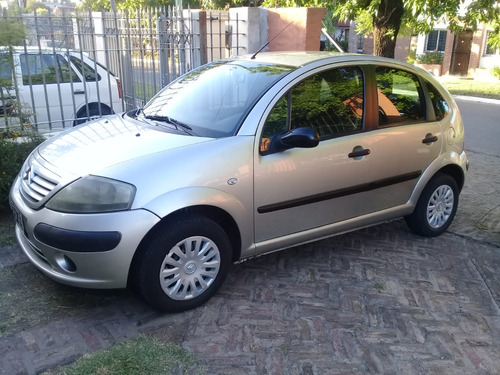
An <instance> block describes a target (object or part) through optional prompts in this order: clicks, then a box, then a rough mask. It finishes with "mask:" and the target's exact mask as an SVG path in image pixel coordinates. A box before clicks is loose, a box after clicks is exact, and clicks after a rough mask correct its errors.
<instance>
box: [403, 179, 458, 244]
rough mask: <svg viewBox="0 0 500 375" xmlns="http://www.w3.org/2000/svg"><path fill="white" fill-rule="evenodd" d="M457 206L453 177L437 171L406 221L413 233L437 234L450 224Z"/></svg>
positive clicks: (456, 192) (456, 193)
mask: <svg viewBox="0 0 500 375" xmlns="http://www.w3.org/2000/svg"><path fill="white" fill-rule="evenodd" d="M457 206H458V186H457V183H456V181H455V179H454V178H453V177H451V176H450V175H447V174H444V173H439V174H437V175H436V176H434V177H433V178H432V179H431V180H430V181H429V183H428V184H427V186H426V187H425V188H424V190H423V192H422V194H421V195H420V198H419V199H418V202H417V205H416V207H415V211H413V213H412V214H411V215H409V216H407V217H405V219H406V223H407V224H408V226H409V227H410V229H411V230H413V231H414V232H415V233H417V234H420V235H422V236H426V237H433V236H438V235H440V234H441V233H443V232H444V231H445V230H446V229H448V227H449V226H450V224H451V222H452V221H453V218H454V217H455V213H456V212H457Z"/></svg>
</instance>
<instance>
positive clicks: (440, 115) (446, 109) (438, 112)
mask: <svg viewBox="0 0 500 375" xmlns="http://www.w3.org/2000/svg"><path fill="white" fill-rule="evenodd" d="M425 85H426V86H427V91H428V92H429V98H430V99H431V102H432V106H433V108H434V114H435V116H436V121H441V120H442V119H444V118H445V117H446V116H447V115H448V113H450V106H449V104H448V102H447V101H446V100H445V99H444V98H443V96H442V95H441V93H440V92H439V90H438V89H437V88H436V87H435V86H434V85H433V84H432V83H430V82H429V81H425Z"/></svg>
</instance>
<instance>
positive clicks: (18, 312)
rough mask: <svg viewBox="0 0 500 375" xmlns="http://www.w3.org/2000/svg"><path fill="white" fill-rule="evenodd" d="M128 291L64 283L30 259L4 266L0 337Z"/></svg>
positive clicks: (76, 312)
mask: <svg viewBox="0 0 500 375" xmlns="http://www.w3.org/2000/svg"><path fill="white" fill-rule="evenodd" d="M127 293H129V292H127V291H126V290H111V291H107V290H88V289H79V288H72V287H69V286H65V285H61V284H58V283H56V282H54V281H52V280H50V279H48V278H47V277H46V276H44V275H43V274H41V273H40V272H39V271H38V270H36V269H35V268H34V267H33V266H32V265H31V264H30V263H22V264H18V265H15V266H11V267H6V268H3V269H0V301H1V303H0V337H1V336H5V335H8V334H11V333H14V332H19V331H21V330H23V329H29V328H31V327H36V326H38V325H41V324H45V323H47V322H49V321H52V320H57V319H64V318H68V317H73V316H78V315H81V314H85V313H86V312H88V311H91V310H93V309H96V308H98V307H102V306H105V305H107V304H110V303H113V302H115V301H123V300H125V299H126V298H127ZM137 303H140V302H138V301H137Z"/></svg>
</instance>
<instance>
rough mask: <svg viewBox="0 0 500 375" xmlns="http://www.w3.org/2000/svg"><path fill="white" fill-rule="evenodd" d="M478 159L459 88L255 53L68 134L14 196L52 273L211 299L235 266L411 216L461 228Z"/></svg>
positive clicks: (383, 68)
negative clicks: (470, 173)
mask: <svg viewBox="0 0 500 375" xmlns="http://www.w3.org/2000/svg"><path fill="white" fill-rule="evenodd" d="M467 168H468V161H467V157H466V154H465V152H464V127H463V123H462V119H461V117H460V114H459V111H458V109H457V106H456V104H455V102H454V101H453V99H452V97H451V96H450V95H449V94H448V92H447V91H446V90H445V89H444V88H443V87H442V86H441V85H440V84H439V83H438V82H437V81H436V80H435V79H434V78H433V77H432V76H431V75H429V74H427V73H426V72H424V71H423V70H421V69H419V68H416V67H414V66H412V65H408V64H404V63H399V62H396V61H394V60H389V59H383V58H375V57H370V56H361V55H346V54H333V53H279V54H276V53H260V54H258V55H256V56H245V57H237V58H234V59H227V60H222V61H218V62H214V63H211V64H208V65H205V66H202V67H200V68H198V69H196V70H194V71H191V72H189V73H187V74H186V75H184V76H183V77H181V78H179V79H178V80H176V81H174V82H172V83H171V84H170V85H169V86H167V87H166V88H165V89H163V90H162V91H161V92H160V93H158V94H157V95H156V96H155V97H154V98H153V99H152V100H151V101H150V102H149V103H148V104H147V105H146V106H145V107H144V108H141V109H138V110H135V111H131V112H128V113H125V114H122V115H113V116H112V117H108V118H103V119H100V120H96V121H94V122H91V123H89V124H88V125H84V126H81V127H77V128H73V129H70V130H68V131H66V132H64V133H61V134H60V135H58V136H56V137H54V138H52V139H49V140H47V141H46V142H45V143H43V144H42V145H41V146H39V147H38V148H37V149H36V150H35V151H34V152H33V153H32V154H31V155H30V156H29V158H28V159H27V161H26V163H25V164H24V166H23V168H22V170H21V172H20V174H19V177H18V178H17V179H16V181H15V183H14V184H13V187H12V190H11V204H12V208H13V211H14V213H15V217H16V221H17V225H16V233H17V238H18V241H19V243H20V245H21V247H22V249H23V250H24V252H25V253H26V255H27V256H28V258H29V259H30V261H31V262H32V263H33V264H34V265H35V266H36V267H37V268H38V269H40V270H41V271H42V272H43V273H44V274H46V275H47V276H48V277H50V278H52V279H54V280H57V281H59V282H61V283H64V284H69V285H73V286H79V287H90V288H120V287H126V286H127V285H131V284H132V285H134V286H135V287H136V288H137V289H138V291H139V292H140V293H141V295H142V296H143V297H144V299H145V300H146V301H148V302H149V303H150V304H151V305H153V306H154V307H156V308H157V309H160V310H163V311H181V310H185V309H190V308H193V307H196V306H198V305H200V304H202V303H204V302H206V301H207V300H208V299H209V298H210V297H211V296H212V295H213V294H214V293H216V291H217V290H218V288H219V287H220V286H221V284H222V283H223V280H224V278H225V276H226V274H227V272H228V270H229V268H230V265H231V264H232V263H233V262H238V261H241V260H244V259H248V258H252V257H255V256H258V255H262V254H265V253H270V252H273V251H277V250H281V249H284V248H287V247H291V246H295V245H298V244H303V243H306V242H310V241H315V240H318V239H322V238H325V237H328V236H332V235H335V234H339V233H344V232H347V231H352V230H356V229H359V228H363V227H367V226H370V225H375V224H378V223H381V222H385V221H387V220H391V219H396V218H400V217H405V218H406V221H407V223H408V225H409V227H410V228H411V229H412V230H413V231H415V232H416V233H418V234H421V235H424V236H435V235H439V234H441V233H442V232H444V231H445V230H446V229H447V228H448V226H449V225H450V224H451V222H452V220H453V217H454V215H455V213H456V210H457V204H458V197H459V193H460V190H461V189H462V187H463V184H464V178H465V175H466V171H467Z"/></svg>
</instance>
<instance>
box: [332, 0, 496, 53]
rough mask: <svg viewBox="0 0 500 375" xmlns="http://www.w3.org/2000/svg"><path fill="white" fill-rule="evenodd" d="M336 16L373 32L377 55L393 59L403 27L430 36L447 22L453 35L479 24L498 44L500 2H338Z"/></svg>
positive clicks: (355, 0)
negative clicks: (492, 29) (486, 26)
mask: <svg viewBox="0 0 500 375" xmlns="http://www.w3.org/2000/svg"><path fill="white" fill-rule="evenodd" d="M335 14H336V15H337V16H338V17H340V18H343V19H353V20H358V21H360V24H361V30H363V31H365V32H366V31H370V30H371V31H373V39H374V48H373V49H374V54H375V55H378V56H386V57H394V49H395V47H396V37H397V36H398V34H399V32H400V30H401V27H402V26H403V27H409V28H410V29H411V30H413V32H415V33H428V32H430V31H431V30H432V28H433V26H434V24H435V23H436V22H437V21H440V20H444V21H446V22H447V23H448V24H449V29H450V30H451V31H454V32H457V31H460V30H463V29H473V30H475V29H476V28H477V27H478V25H479V23H480V22H485V23H489V24H491V25H493V26H494V27H495V30H496V37H495V38H494V42H495V43H499V42H500V39H499V34H498V32H499V31H500V0H475V1H470V2H469V1H465V0H437V1H436V0H338V2H337V7H336V10H335Z"/></svg>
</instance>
